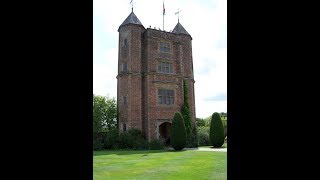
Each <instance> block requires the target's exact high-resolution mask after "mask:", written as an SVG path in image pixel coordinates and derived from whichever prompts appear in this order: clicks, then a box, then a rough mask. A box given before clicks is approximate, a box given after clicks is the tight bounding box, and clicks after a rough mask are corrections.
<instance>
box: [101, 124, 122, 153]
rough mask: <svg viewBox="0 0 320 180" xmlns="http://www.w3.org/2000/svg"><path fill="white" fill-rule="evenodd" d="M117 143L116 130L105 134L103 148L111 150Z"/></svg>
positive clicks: (117, 135)
mask: <svg viewBox="0 0 320 180" xmlns="http://www.w3.org/2000/svg"><path fill="white" fill-rule="evenodd" d="M118 141H119V131H118V129H112V130H110V131H109V132H106V133H105V135H104V138H103V148H104V149H112V148H113V147H114V146H115V145H116V144H118Z"/></svg>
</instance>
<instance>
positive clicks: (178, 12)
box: [174, 9, 182, 23]
mask: <svg viewBox="0 0 320 180" xmlns="http://www.w3.org/2000/svg"><path fill="white" fill-rule="evenodd" d="M181 11H182V10H181ZM181 11H179V9H178V11H177V12H176V13H174V14H175V15H177V14H178V23H179V14H180V12H181Z"/></svg>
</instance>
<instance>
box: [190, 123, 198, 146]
mask: <svg viewBox="0 0 320 180" xmlns="http://www.w3.org/2000/svg"><path fill="white" fill-rule="evenodd" d="M198 146H199V138H198V131H197V127H196V125H195V124H193V127H192V147H198Z"/></svg>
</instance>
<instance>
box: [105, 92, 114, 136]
mask: <svg viewBox="0 0 320 180" xmlns="http://www.w3.org/2000/svg"><path fill="white" fill-rule="evenodd" d="M104 124H105V125H106V127H107V129H108V131H110V130H111V129H112V128H113V129H114V128H116V126H117V102H116V99H115V98H112V99H109V98H107V99H106V114H105V120H104Z"/></svg>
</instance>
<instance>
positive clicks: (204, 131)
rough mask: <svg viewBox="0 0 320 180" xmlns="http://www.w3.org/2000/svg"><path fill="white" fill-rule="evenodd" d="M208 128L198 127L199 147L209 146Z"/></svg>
mask: <svg viewBox="0 0 320 180" xmlns="http://www.w3.org/2000/svg"><path fill="white" fill-rule="evenodd" d="M209 132H210V128H209V127H198V139H199V146H210V139H209Z"/></svg>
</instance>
